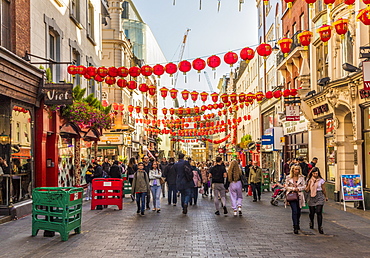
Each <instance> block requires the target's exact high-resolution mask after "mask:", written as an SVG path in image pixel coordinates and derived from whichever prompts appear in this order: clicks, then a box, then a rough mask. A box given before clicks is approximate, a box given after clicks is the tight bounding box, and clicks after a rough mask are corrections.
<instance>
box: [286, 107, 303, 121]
mask: <svg viewBox="0 0 370 258" xmlns="http://www.w3.org/2000/svg"><path fill="white" fill-rule="evenodd" d="M285 112H286V113H285V120H286V121H299V120H300V115H299V112H300V108H299V106H290V105H289V106H286V108H285Z"/></svg>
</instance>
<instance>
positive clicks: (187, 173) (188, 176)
mask: <svg viewBox="0 0 370 258" xmlns="http://www.w3.org/2000/svg"><path fill="white" fill-rule="evenodd" d="M184 176H185V179H186V181H188V182H190V181H192V180H193V170H192V169H191V167H190V164H189V162H185V164H184Z"/></svg>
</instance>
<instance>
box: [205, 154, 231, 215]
mask: <svg viewBox="0 0 370 258" xmlns="http://www.w3.org/2000/svg"><path fill="white" fill-rule="evenodd" d="M209 177H210V178H212V187H213V191H214V195H215V198H214V202H215V207H216V212H215V214H216V215H220V210H219V209H220V202H219V201H220V200H219V199H218V196H220V197H221V204H222V206H223V209H224V214H227V213H228V211H227V208H226V190H227V184H226V178H227V172H226V168H225V166H224V165H223V164H222V158H221V157H217V158H216V165H215V166H213V167H212V168H211V169H210V170H209Z"/></svg>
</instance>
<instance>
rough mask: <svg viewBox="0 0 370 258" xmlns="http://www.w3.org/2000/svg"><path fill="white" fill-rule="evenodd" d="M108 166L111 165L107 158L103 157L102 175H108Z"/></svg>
mask: <svg viewBox="0 0 370 258" xmlns="http://www.w3.org/2000/svg"><path fill="white" fill-rule="evenodd" d="M110 167H111V164H110V163H109V162H108V158H105V159H104V162H103V164H102V168H103V171H104V172H103V176H105V175H109V170H110Z"/></svg>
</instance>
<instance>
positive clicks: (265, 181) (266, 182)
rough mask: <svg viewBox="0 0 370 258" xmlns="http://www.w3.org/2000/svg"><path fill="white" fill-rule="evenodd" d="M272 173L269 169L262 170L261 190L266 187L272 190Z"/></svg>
mask: <svg viewBox="0 0 370 258" xmlns="http://www.w3.org/2000/svg"><path fill="white" fill-rule="evenodd" d="M270 182H271V180H270V173H269V171H263V172H262V184H261V191H262V192H263V191H264V190H265V189H266V190H267V191H268V192H269V191H270Z"/></svg>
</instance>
